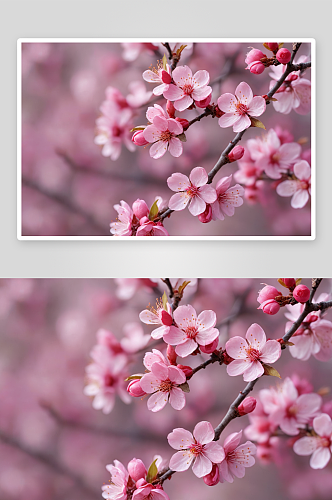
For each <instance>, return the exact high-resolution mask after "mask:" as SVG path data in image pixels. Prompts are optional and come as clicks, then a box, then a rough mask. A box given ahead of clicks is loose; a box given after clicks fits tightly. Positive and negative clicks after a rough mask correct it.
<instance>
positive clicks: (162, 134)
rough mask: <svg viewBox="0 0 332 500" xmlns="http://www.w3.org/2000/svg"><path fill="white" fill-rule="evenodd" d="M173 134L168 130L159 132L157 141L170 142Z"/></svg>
mask: <svg viewBox="0 0 332 500" xmlns="http://www.w3.org/2000/svg"><path fill="white" fill-rule="evenodd" d="M172 137H173V134H172V132H170V131H169V130H165V132H160V136H159V140H160V141H165V142H170V140H171V139H172Z"/></svg>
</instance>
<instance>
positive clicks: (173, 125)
mask: <svg viewBox="0 0 332 500" xmlns="http://www.w3.org/2000/svg"><path fill="white" fill-rule="evenodd" d="M167 127H168V130H169V131H170V132H172V134H175V135H179V134H182V132H183V127H182V125H181V123H179V122H177V121H176V120H173V118H169V119H168V120H167Z"/></svg>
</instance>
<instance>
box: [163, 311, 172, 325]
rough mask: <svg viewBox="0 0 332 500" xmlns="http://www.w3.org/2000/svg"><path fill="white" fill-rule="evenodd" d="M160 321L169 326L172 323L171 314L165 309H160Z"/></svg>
mask: <svg viewBox="0 0 332 500" xmlns="http://www.w3.org/2000/svg"><path fill="white" fill-rule="evenodd" d="M161 322H162V324H163V325H165V326H171V325H172V324H173V318H172V316H171V315H170V314H169V313H168V312H167V311H165V310H162V311H161Z"/></svg>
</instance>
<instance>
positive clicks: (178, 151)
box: [168, 137, 183, 158]
mask: <svg viewBox="0 0 332 500" xmlns="http://www.w3.org/2000/svg"><path fill="white" fill-rule="evenodd" d="M168 151H169V152H170V153H171V155H172V156H174V158H178V157H179V156H181V155H182V152H183V146H182V142H181V141H180V139H177V138H176V137H172V139H171V140H170V142H169V145H168Z"/></svg>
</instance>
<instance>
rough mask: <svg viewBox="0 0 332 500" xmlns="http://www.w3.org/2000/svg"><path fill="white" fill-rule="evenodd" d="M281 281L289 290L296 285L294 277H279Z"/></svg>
mask: <svg viewBox="0 0 332 500" xmlns="http://www.w3.org/2000/svg"><path fill="white" fill-rule="evenodd" d="M281 281H283V283H284V284H285V285H286V286H287V288H289V290H293V288H295V287H296V281H295V279H294V278H281Z"/></svg>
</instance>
